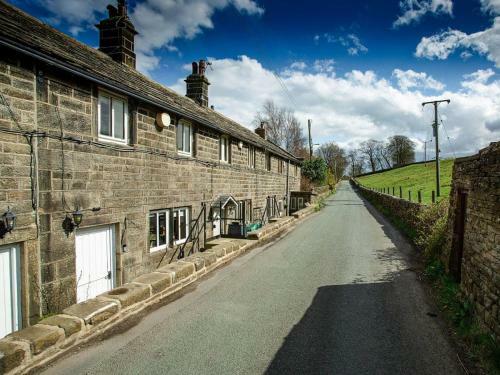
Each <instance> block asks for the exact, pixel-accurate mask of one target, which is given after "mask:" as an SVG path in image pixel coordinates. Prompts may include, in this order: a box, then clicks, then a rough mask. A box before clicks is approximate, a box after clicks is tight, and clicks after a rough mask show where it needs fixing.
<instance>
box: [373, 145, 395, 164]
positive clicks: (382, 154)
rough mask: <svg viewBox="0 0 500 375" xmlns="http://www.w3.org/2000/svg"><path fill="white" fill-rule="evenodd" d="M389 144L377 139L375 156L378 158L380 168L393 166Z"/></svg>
mask: <svg viewBox="0 0 500 375" xmlns="http://www.w3.org/2000/svg"><path fill="white" fill-rule="evenodd" d="M388 146H389V145H388V144H385V143H383V142H379V141H377V144H376V146H375V158H376V159H377V163H378V165H379V169H386V168H391V162H390V158H391V156H390V155H389V150H388Z"/></svg>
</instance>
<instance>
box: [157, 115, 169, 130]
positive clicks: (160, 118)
mask: <svg viewBox="0 0 500 375" xmlns="http://www.w3.org/2000/svg"><path fill="white" fill-rule="evenodd" d="M156 125H158V127H159V128H161V129H163V128H164V127H166V126H169V125H170V115H169V114H168V113H166V112H159V113H158V114H157V115H156Z"/></svg>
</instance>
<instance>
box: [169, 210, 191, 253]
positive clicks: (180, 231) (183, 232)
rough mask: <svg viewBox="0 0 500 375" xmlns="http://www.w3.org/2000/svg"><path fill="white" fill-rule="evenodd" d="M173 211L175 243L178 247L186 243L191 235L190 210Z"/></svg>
mask: <svg viewBox="0 0 500 375" xmlns="http://www.w3.org/2000/svg"><path fill="white" fill-rule="evenodd" d="M172 211H173V215H172V217H173V231H174V233H173V234H174V243H175V244H176V245H178V244H181V243H184V242H186V240H187V238H188V235H189V208H188V207H181V208H175V209H173V210H172Z"/></svg>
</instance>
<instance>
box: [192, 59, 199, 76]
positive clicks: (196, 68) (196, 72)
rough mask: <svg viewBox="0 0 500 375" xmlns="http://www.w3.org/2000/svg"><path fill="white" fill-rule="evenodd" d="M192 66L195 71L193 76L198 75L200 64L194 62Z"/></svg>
mask: <svg viewBox="0 0 500 375" xmlns="http://www.w3.org/2000/svg"><path fill="white" fill-rule="evenodd" d="M191 65H192V66H193V71H192V73H191V74H198V63H197V62H196V61H193V63H192V64H191Z"/></svg>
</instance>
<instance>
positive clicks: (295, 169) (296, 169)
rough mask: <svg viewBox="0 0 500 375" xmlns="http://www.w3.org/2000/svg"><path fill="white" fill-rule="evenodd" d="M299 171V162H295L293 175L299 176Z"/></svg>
mask: <svg viewBox="0 0 500 375" xmlns="http://www.w3.org/2000/svg"><path fill="white" fill-rule="evenodd" d="M297 171H298V168H297V164H295V165H294V166H293V175H294V176H295V177H297Z"/></svg>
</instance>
